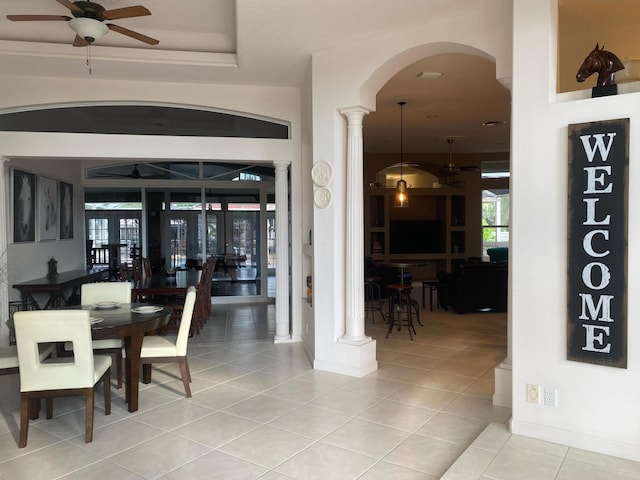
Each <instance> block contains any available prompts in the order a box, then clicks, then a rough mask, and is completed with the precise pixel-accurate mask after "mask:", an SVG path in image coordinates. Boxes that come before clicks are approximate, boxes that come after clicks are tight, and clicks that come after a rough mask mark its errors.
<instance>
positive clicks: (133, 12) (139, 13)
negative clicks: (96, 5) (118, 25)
mask: <svg viewBox="0 0 640 480" xmlns="http://www.w3.org/2000/svg"><path fill="white" fill-rule="evenodd" d="M101 15H102V17H103V18H106V19H107V20H118V19H119V18H131V17H144V16H146V15H151V12H150V11H149V10H147V9H146V8H145V7H143V6H142V5H136V6H133V7H124V8H114V9H113V10H105V11H104V12H102V13H101Z"/></svg>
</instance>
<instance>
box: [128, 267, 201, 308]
mask: <svg viewBox="0 0 640 480" xmlns="http://www.w3.org/2000/svg"><path fill="white" fill-rule="evenodd" d="M200 275H202V270H196V269H189V270H177V271H175V272H174V273H171V274H167V273H166V272H159V273H154V274H152V275H151V276H150V277H143V278H141V279H139V280H133V281H132V282H131V301H132V302H136V301H139V300H140V299H141V298H153V297H158V296H162V297H173V296H177V295H186V293H187V288H189V287H191V286H194V287H195V286H197V285H198V282H199V281H200Z"/></svg>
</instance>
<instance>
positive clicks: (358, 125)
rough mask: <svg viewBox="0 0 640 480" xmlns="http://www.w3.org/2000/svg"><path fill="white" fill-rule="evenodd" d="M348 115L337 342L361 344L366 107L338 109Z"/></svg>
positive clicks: (362, 328) (362, 338) (365, 340)
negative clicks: (342, 309) (342, 306)
mask: <svg viewBox="0 0 640 480" xmlns="http://www.w3.org/2000/svg"><path fill="white" fill-rule="evenodd" d="M340 113H342V114H343V115H345V116H346V117H347V178H346V180H347V184H346V187H347V196H346V208H347V212H346V213H347V225H346V252H345V261H346V265H345V271H346V299H345V302H346V317H347V318H346V325H345V333H344V336H343V337H342V338H340V339H339V341H340V342H343V343H349V344H352V345H362V344H364V343H368V342H370V341H371V337H367V336H365V334H364V243H363V241H364V203H363V199H362V197H363V188H362V184H363V176H362V169H363V165H364V161H363V142H362V119H363V118H364V116H365V115H366V114H367V113H369V110H367V109H365V108H362V107H353V108H347V109H344V110H341V111H340Z"/></svg>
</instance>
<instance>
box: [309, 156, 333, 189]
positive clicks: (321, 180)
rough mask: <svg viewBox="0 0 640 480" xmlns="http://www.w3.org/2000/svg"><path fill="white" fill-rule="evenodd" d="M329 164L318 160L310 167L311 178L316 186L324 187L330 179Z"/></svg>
mask: <svg viewBox="0 0 640 480" xmlns="http://www.w3.org/2000/svg"><path fill="white" fill-rule="evenodd" d="M331 173H332V171H331V165H329V164H328V163H327V162H324V161H322V160H320V161H319V162H316V163H315V165H314V166H313V168H312V169H311V180H313V183H315V184H316V185H317V186H318V187H326V186H327V185H328V184H329V182H330V181H331Z"/></svg>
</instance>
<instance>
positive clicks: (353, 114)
mask: <svg viewBox="0 0 640 480" xmlns="http://www.w3.org/2000/svg"><path fill="white" fill-rule="evenodd" d="M340 113H341V114H342V115H344V116H345V117H347V118H348V119H349V123H350V124H351V123H358V120H359V121H360V122H362V119H363V118H364V116H365V115H366V114H368V113H371V110H370V109H368V108H365V107H360V106H355V107H347V108H342V109H340Z"/></svg>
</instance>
